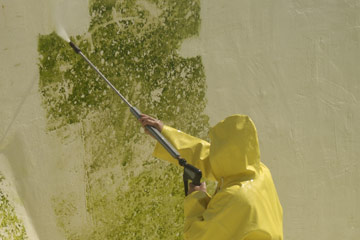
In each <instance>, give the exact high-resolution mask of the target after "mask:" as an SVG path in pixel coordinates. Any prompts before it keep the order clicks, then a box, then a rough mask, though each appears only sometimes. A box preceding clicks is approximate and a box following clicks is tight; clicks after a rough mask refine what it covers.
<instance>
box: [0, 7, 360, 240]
mask: <svg viewBox="0 0 360 240" xmlns="http://www.w3.org/2000/svg"><path fill="white" fill-rule="evenodd" d="M359 12H360V1H359V0H352V1H351V0H326V1H325V0H321V1H308V0H291V1H285V0H278V1H268V0H262V1H258V0H255V1H254V0H251V1H250V0H247V1H235V0H229V1H216V0H203V1H190V0H182V1H170V0H169V1H165V0H164V1H158V0H141V1H140V0H138V1H135V0H131V1H130V0H123V1H100V0H92V1H89V2H88V1H86V0H81V1H70V0H62V1H57V0H53V1H46V0H28V1H25V2H24V1H20V0H13V1H7V0H0V72H1V75H0V173H1V175H0V238H2V239H26V238H27V237H28V239H35V240H36V239H41V240H42V239H54V240H56V239H182V236H181V232H182V221H183V217H182V199H183V192H182V191H183V189H182V182H181V172H180V169H178V168H177V167H175V166H171V165H169V164H166V163H163V162H161V161H159V160H156V159H154V158H152V157H151V156H150V155H151V151H152V148H153V146H154V141H153V140H151V139H150V138H149V137H146V136H144V134H143V133H142V131H141V129H140V127H139V125H138V124H137V123H136V121H135V120H134V118H133V116H131V115H130V114H129V112H128V110H127V108H126V107H125V106H124V104H123V103H122V102H121V101H120V99H119V98H118V97H116V96H115V95H114V94H113V93H112V92H111V91H110V89H108V88H107V87H106V86H105V85H104V83H103V82H102V81H101V79H99V78H98V76H97V75H96V74H94V72H93V71H92V69H90V68H88V66H87V65H86V64H85V62H84V61H83V60H82V59H81V58H80V57H79V56H78V55H75V54H74V52H73V51H72V50H71V48H69V46H68V45H67V44H66V42H65V41H64V40H63V39H61V38H60V37H58V36H57V35H56V34H55V33H54V30H55V29H56V27H59V25H60V26H62V27H63V28H64V29H65V30H66V32H67V33H68V34H69V35H70V36H71V38H72V40H73V41H74V42H75V43H77V44H78V45H79V46H80V48H81V49H82V50H83V52H84V53H85V54H86V55H87V56H88V57H89V58H90V59H91V60H92V61H93V62H94V63H95V64H96V65H97V66H98V67H99V69H101V71H103V73H104V74H105V75H106V76H107V77H108V78H109V79H110V80H111V81H113V83H114V85H115V86H116V87H117V88H119V90H120V91H121V92H122V93H123V94H124V95H125V97H127V98H128V99H129V100H130V101H131V102H132V103H133V104H134V105H136V106H137V107H138V108H139V109H140V110H142V111H143V112H146V113H149V114H152V115H154V116H156V117H159V118H161V119H163V120H164V121H165V122H166V123H167V124H169V125H172V126H175V127H178V128H180V129H182V130H184V131H186V132H189V133H191V134H193V135H196V136H198V137H203V138H207V130H208V128H209V126H211V125H214V124H215V123H216V122H218V121H219V120H221V119H223V118H224V117H226V116H228V115H230V114H234V113H243V114H248V115H250V116H251V117H252V119H253V120H254V122H255V124H256V126H257V128H258V132H259V139H260V148H261V154H262V161H263V162H264V163H265V164H266V165H267V166H269V168H270V170H271V171H272V174H273V178H274V181H275V184H276V186H277V189H278V193H279V196H280V200H281V203H282V205H283V208H284V238H285V239H289V240H297V239H334V240H335V239H357V238H358V237H359V236H360V230H359V229H360V217H359V216H358V214H357V213H358V212H360V207H359V204H358V202H360V186H359V182H360V166H359V163H358V161H357V156H359V155H360V148H359V146H360V137H359V136H360V127H359V125H358V124H357V123H358V122H360V104H359V99H360V84H359V76H360V69H359V68H358V66H357V65H358V62H359V60H360V14H359ZM164 186H166V187H164Z"/></svg>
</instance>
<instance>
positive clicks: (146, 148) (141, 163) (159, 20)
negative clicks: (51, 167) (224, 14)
mask: <svg viewBox="0 0 360 240" xmlns="http://www.w3.org/2000/svg"><path fill="white" fill-rule="evenodd" d="M90 15H91V24H90V28H89V30H88V33H87V34H84V35H81V36H76V37H75V38H73V39H72V41H74V42H75V43H76V44H77V45H78V46H79V47H80V49H81V50H82V51H83V52H84V54H85V55H87V56H88V58H89V59H90V60H91V61H92V62H93V63H94V64H95V65H96V66H97V67H98V68H99V69H100V70H101V71H102V72H103V73H104V75H105V76H106V77H107V78H108V79H109V80H110V81H111V82H112V83H113V84H114V85H115V87H116V88H117V89H118V90H119V91H120V92H121V93H122V94H123V95H124V96H125V97H126V98H127V99H128V100H129V102H131V103H132V104H133V105H134V106H136V107H137V108H138V109H140V110H141V111H142V112H144V113H147V114H149V115H153V116H155V117H157V118H159V119H161V120H163V121H164V122H165V123H166V124H168V125H171V126H174V127H176V128H179V129H182V130H183V131H185V132H188V133H189V134H192V135H194V136H198V137H202V138H205V137H206V135H207V129H208V117H207V116H206V115H204V114H203V111H204V108H205V105H206V99H205V92H206V83H205V75H204V68H203V65H202V62H201V58H200V57H199V56H198V57H193V58H183V57H181V56H180V55H179V54H178V53H177V50H178V49H179V47H180V45H181V43H182V41H183V40H184V39H186V38H188V37H191V36H194V35H197V34H198V31H199V26H200V2H199V1H197V0H196V1H190V0H177V1H173V0H172V1H170V0H169V1H159V0H148V1H145V0H141V1H134V0H123V1H110V0H108V1H100V0H93V1H91V3H90ZM38 50H39V55H40V64H39V70H40V83H39V91H40V92H41V95H42V102H43V107H44V108H45V109H46V113H47V120H48V130H49V131H56V132H57V133H59V134H58V135H59V137H60V138H66V136H69V134H76V133H74V132H69V130H67V129H70V128H69V126H70V125H71V126H73V125H77V126H78V127H79V129H81V131H79V132H80V133H79V138H81V139H82V140H83V142H84V146H85V151H86V154H87V156H86V160H85V163H84V166H85V173H86V174H85V176H84V179H85V182H86V212H87V216H88V217H86V219H85V220H84V222H83V223H82V226H81V227H76V228H74V227H72V224H73V222H72V221H73V220H72V219H75V218H74V217H73V215H76V212H77V211H78V210H77V209H76V204H74V202H73V201H74V199H76V196H75V197H74V196H73V195H74V193H70V192H69V193H68V195H67V194H65V195H63V196H62V197H60V196H54V200H53V205H54V212H55V214H56V215H57V218H58V225H59V227H61V228H62V229H63V230H64V232H65V234H66V236H67V239H182V238H183V237H182V226H183V205H182V204H183V198H184V197H183V184H182V177H181V169H180V168H178V167H177V166H173V165H169V164H167V163H164V162H162V161H160V160H156V159H154V158H152V157H151V153H152V150H153V147H154V145H155V142H154V141H152V140H151V139H150V138H149V137H148V136H145V134H143V133H141V131H140V125H139V123H138V122H137V121H136V119H135V118H134V117H133V116H132V115H131V114H130V113H129V109H128V107H127V106H126V105H125V104H124V103H123V102H122V101H121V99H120V98H119V97H118V96H117V95H116V94H114V93H113V92H112V90H111V89H109V88H108V87H107V85H106V83H105V82H104V81H103V80H102V79H100V78H99V76H98V75H97V74H96V73H95V72H94V71H93V70H92V69H90V67H89V66H88V65H87V63H86V62H85V61H84V60H83V59H82V58H81V57H80V56H78V55H76V54H75V53H74V52H73V50H72V49H71V48H70V47H69V46H68V44H67V43H66V42H65V41H64V40H62V39H61V38H59V37H58V36H57V35H56V34H55V33H52V34H50V35H42V36H40V37H39V47H38ZM64 196H65V197H64ZM66 196H73V197H69V198H67V197H66ZM77 226H78V225H77Z"/></svg>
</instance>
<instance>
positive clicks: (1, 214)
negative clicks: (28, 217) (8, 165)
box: [0, 173, 28, 240]
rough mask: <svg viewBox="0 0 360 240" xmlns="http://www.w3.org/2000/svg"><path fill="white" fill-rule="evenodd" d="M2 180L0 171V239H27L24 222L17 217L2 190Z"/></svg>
mask: <svg viewBox="0 0 360 240" xmlns="http://www.w3.org/2000/svg"><path fill="white" fill-rule="evenodd" d="M4 180H5V178H4V176H2V175H1V173H0V239H4V240H5V239H7V240H24V239H28V237H27V234H26V231H25V227H24V223H23V222H22V221H21V219H19V218H18V217H17V215H16V213H15V208H14V206H13V204H12V203H11V202H10V200H9V197H8V196H7V194H6V193H5V192H4V191H3V190H2V185H3V183H4Z"/></svg>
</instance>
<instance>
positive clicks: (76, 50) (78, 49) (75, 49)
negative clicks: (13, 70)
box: [69, 42, 81, 53]
mask: <svg viewBox="0 0 360 240" xmlns="http://www.w3.org/2000/svg"><path fill="white" fill-rule="evenodd" d="M69 44H70V46H71V47H72V48H73V49H74V51H75V52H76V53H79V52H81V50H80V48H78V47H77V46H76V45H75V44H74V43H73V42H69Z"/></svg>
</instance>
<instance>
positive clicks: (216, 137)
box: [154, 115, 283, 240]
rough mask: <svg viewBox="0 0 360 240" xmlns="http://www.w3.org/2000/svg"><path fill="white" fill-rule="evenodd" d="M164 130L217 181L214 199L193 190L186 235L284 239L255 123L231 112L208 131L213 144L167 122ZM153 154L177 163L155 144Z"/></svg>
mask: <svg viewBox="0 0 360 240" xmlns="http://www.w3.org/2000/svg"><path fill="white" fill-rule="evenodd" d="M162 134H163V135H164V136H165V137H166V138H167V139H168V140H169V141H170V142H171V143H172V144H173V145H174V147H175V148H176V149H177V150H178V151H179V153H180V155H181V156H182V157H183V158H185V159H186V160H187V162H188V163H190V164H192V165H194V166H195V167H197V168H199V169H200V170H201V171H202V173H203V176H204V177H205V178H206V179H209V180H216V181H217V182H218V189H217V192H216V193H215V195H214V196H213V197H212V198H211V197H210V196H209V195H208V194H206V193H204V192H201V191H195V192H193V193H191V194H189V195H188V196H187V197H186V198H185V202H184V215H185V226H184V237H185V239H188V240H192V239H194V240H195V239H196V240H270V239H271V240H282V239H283V224H282V207H281V205H280V201H279V198H278V195H277V192H276V189H275V186H274V183H273V180H272V177H271V174H270V171H269V169H268V168H267V167H266V166H265V165H264V164H262V163H261V162H260V151H259V144H258V138H257V133H256V129H255V125H254V123H253V122H252V121H251V119H250V118H249V117H248V116H244V115H233V116H230V117H227V118H226V119H224V120H223V121H221V122H219V123H218V124H217V125H215V126H214V127H213V128H212V129H211V130H210V140H211V145H210V144H209V143H208V142H206V141H204V140H201V139H198V138H195V137H192V136H190V135H188V134H185V133H183V132H181V131H179V130H176V129H174V128H171V127H169V126H164V128H163V130H162ZM154 156H155V157H157V158H160V159H163V160H167V161H169V162H172V163H175V164H178V162H177V160H175V159H173V158H172V157H171V155H170V154H169V153H168V152H167V151H166V150H165V149H164V148H163V147H162V146H161V145H160V144H157V145H156V147H155V151H154Z"/></svg>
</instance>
